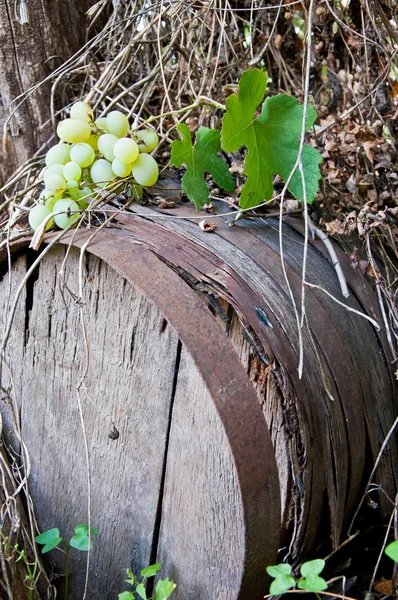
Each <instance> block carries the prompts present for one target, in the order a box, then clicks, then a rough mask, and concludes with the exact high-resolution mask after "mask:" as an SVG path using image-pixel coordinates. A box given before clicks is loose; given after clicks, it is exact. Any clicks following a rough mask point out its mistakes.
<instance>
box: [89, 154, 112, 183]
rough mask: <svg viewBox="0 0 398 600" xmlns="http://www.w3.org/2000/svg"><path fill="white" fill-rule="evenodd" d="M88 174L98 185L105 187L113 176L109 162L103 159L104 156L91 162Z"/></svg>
mask: <svg viewBox="0 0 398 600" xmlns="http://www.w3.org/2000/svg"><path fill="white" fill-rule="evenodd" d="M90 176H91V179H92V180H93V182H94V183H95V184H96V185H97V186H98V187H101V188H103V187H105V186H106V184H107V183H109V181H111V179H113V178H114V174H113V171H112V165H111V163H110V162H109V161H107V160H105V158H99V159H98V160H96V161H95V162H94V163H93V165H92V167H91V169H90Z"/></svg>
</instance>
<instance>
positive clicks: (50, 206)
mask: <svg viewBox="0 0 398 600" xmlns="http://www.w3.org/2000/svg"><path fill="white" fill-rule="evenodd" d="M60 198H61V195H55V196H49V197H48V198H47V200H46V201H45V203H44V204H45V205H46V206H47V208H48V209H49V211H50V212H53V208H54V204H55V203H56V202H58V200H59V199H60Z"/></svg>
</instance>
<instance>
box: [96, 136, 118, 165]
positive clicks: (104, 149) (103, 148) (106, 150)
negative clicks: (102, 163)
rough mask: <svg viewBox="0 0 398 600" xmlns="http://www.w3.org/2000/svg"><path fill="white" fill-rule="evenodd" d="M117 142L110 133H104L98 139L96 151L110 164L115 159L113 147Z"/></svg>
mask: <svg viewBox="0 0 398 600" xmlns="http://www.w3.org/2000/svg"><path fill="white" fill-rule="evenodd" d="M117 141H118V138H117V137H116V136H115V135H113V134H112V133H104V134H103V135H101V136H100V137H99V138H98V150H99V151H100V152H101V154H103V155H104V157H105V158H106V159H107V160H109V161H111V162H112V161H113V159H114V158H115V155H114V154H113V147H114V145H115V144H116V142H117Z"/></svg>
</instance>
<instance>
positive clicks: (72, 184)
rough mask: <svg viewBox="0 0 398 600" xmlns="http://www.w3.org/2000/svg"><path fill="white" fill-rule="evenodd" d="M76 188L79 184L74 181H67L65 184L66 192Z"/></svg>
mask: <svg viewBox="0 0 398 600" xmlns="http://www.w3.org/2000/svg"><path fill="white" fill-rule="evenodd" d="M78 187H79V182H78V181H76V180H75V179H68V181H67V182H66V189H67V190H73V189H74V188H78Z"/></svg>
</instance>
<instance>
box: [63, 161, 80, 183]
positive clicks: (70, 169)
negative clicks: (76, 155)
mask: <svg viewBox="0 0 398 600" xmlns="http://www.w3.org/2000/svg"><path fill="white" fill-rule="evenodd" d="M63 176H64V177H65V179H66V181H69V180H70V179H74V180H75V181H79V179H80V177H81V176H82V169H81V166H80V165H79V164H78V163H77V162H74V161H73V160H72V161H70V162H68V163H66V165H65V166H64V172H63Z"/></svg>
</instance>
